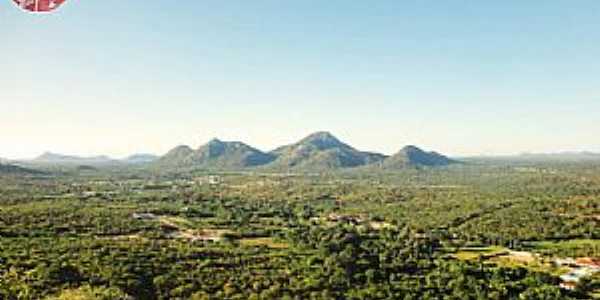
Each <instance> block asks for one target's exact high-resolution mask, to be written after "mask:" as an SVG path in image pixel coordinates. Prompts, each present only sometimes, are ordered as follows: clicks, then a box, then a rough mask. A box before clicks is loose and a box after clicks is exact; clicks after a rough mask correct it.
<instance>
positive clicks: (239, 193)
mask: <svg viewBox="0 0 600 300" xmlns="http://www.w3.org/2000/svg"><path fill="white" fill-rule="evenodd" d="M0 195H1V196H0V299H590V298H593V297H598V295H599V293H600V277H599V274H598V273H595V274H594V273H592V272H590V274H589V276H585V277H583V278H581V279H580V280H579V281H578V282H577V283H576V284H575V285H573V286H571V287H570V288H564V286H563V288H561V286H560V285H561V281H562V279H561V276H562V275H564V274H566V273H568V272H569V271H572V270H570V269H569V267H567V266H561V265H557V264H556V263H555V260H557V259H567V258H571V259H573V260H577V259H579V260H582V259H587V261H591V262H594V261H596V262H598V260H599V259H600V167H599V166H594V165H591V164H577V163H569V164H537V165H535V164H530V165H525V164H524V165H513V166H508V165H505V164H500V163H495V164H465V165H458V166H452V167H448V168H441V169H439V168H438V169H427V168H425V169H423V168H421V169H416V168H415V169H406V170H404V171H394V172H383V171H382V172H373V171H368V172H367V171H365V172H335V173H321V174H266V173H263V174H259V173H222V174H214V173H208V172H200V171H197V172H188V173H183V174H182V173H173V174H159V173H149V172H142V171H131V170H130V171H128V170H119V171H110V172H109V171H102V170H100V171H97V170H76V171H71V172H61V173H60V174H59V175H49V174H30V175H6V176H3V177H1V179H0Z"/></svg>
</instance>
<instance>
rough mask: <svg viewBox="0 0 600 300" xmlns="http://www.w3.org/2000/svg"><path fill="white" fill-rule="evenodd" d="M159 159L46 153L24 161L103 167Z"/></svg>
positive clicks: (153, 157)
mask: <svg viewBox="0 0 600 300" xmlns="http://www.w3.org/2000/svg"><path fill="white" fill-rule="evenodd" d="M158 158H159V157H158V156H156V155H152V154H134V155H131V156H129V157H126V158H124V159H114V158H110V157H108V156H105V155H100V156H90V157H82V156H74V155H63V154H58V153H52V152H45V153H43V154H42V155H40V156H38V157H36V158H34V159H32V160H29V161H24V162H26V163H28V164H45V165H90V166H102V165H118V164H145V163H150V162H153V161H155V160H157V159H158Z"/></svg>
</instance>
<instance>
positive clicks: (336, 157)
mask: <svg viewBox="0 0 600 300" xmlns="http://www.w3.org/2000/svg"><path fill="white" fill-rule="evenodd" d="M271 154H272V155H273V156H275V157H276V159H275V160H274V161H273V162H272V163H271V164H269V165H268V166H266V167H268V168H271V169H277V170H296V171H299V170H300V171H304V170H331V169H337V168H351V167H357V166H362V165H366V164H372V163H376V162H380V161H383V160H384V159H385V158H386V156H385V155H383V154H378V153H371V152H363V151H359V150H356V149H354V148H352V147H351V146H349V145H347V144H345V143H343V142H341V141H340V140H339V139H337V138H336V137H335V136H333V135H332V134H331V133H329V132H316V133H313V134H311V135H309V136H307V137H305V138H304V139H302V140H300V141H299V142H297V143H295V144H292V145H287V146H283V147H280V148H278V149H276V150H274V151H272V152H271Z"/></svg>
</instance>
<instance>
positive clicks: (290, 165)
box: [153, 132, 457, 172]
mask: <svg viewBox="0 0 600 300" xmlns="http://www.w3.org/2000/svg"><path fill="white" fill-rule="evenodd" d="M454 163H457V162H456V161H454V160H452V159H449V158H447V157H446V156H443V155H441V154H438V153H436V152H425V151H423V150H421V149H419V148H417V147H415V146H407V147H405V148H403V149H401V150H400V151H399V152H398V153H396V154H394V155H392V156H386V155H383V154H379V153H374V152H365V151H360V150H357V149H355V148H353V147H352V146H350V145H348V144H346V143H344V142H342V141H340V140H339V139H338V138H336V137H335V136H333V135H332V134H331V133H329V132H316V133H313V134H311V135H309V136H307V137H305V138H303V139H301V140H300V141H298V142H297V143H294V144H290V145H285V146H281V147H279V148H277V149H275V150H273V151H270V152H263V151H261V150H258V149H257V148H254V147H251V146H249V145H247V144H244V143H242V142H224V141H221V140H218V139H213V140H211V141H210V142H208V143H207V144H205V145H203V146H201V147H199V148H198V149H192V148H191V147H189V146H185V145H182V146H177V147H175V148H174V149H172V150H171V151H169V152H168V153H167V154H165V155H164V156H162V157H161V158H160V159H158V160H157V161H156V162H154V163H153V165H154V166H155V167H159V168H198V169H219V170H240V169H247V168H253V169H257V170H264V171H285V172H289V171H328V170H336V169H344V168H355V167H363V166H371V167H376V168H380V169H388V170H393V169H400V168H406V167H438V166H447V165H450V164H454Z"/></svg>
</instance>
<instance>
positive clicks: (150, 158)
mask: <svg viewBox="0 0 600 300" xmlns="http://www.w3.org/2000/svg"><path fill="white" fill-rule="evenodd" d="M159 158H160V157H159V156H157V155H154V154H134V155H130V156H128V157H127V158H125V159H123V160H122V161H123V162H125V163H128V164H146V163H151V162H154V161H156V160H158V159H159Z"/></svg>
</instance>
